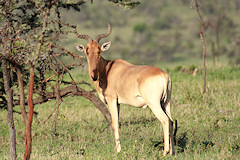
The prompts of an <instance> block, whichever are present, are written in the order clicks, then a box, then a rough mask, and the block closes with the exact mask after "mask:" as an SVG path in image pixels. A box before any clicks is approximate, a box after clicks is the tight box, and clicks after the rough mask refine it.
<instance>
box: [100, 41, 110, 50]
mask: <svg viewBox="0 0 240 160" xmlns="http://www.w3.org/2000/svg"><path fill="white" fill-rule="evenodd" d="M110 46H111V41H109V42H106V43H103V45H102V47H101V50H102V51H106V50H108V49H109V48H110Z"/></svg>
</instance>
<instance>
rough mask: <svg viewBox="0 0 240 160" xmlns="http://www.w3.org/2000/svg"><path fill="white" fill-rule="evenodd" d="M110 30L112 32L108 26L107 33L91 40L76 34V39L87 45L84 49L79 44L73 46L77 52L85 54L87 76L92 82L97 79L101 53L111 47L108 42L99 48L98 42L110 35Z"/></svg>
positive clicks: (88, 37)
mask: <svg viewBox="0 0 240 160" xmlns="http://www.w3.org/2000/svg"><path fill="white" fill-rule="evenodd" d="M111 30H112V29H111V26H110V25H108V32H107V33H104V34H99V35H97V36H96V37H95V39H92V38H91V37H90V36H88V35H85V34H82V35H79V34H76V35H77V37H78V38H81V39H85V40H86V41H87V43H88V44H87V46H86V47H84V46H83V45H81V44H80V45H78V44H76V43H75V46H76V48H77V50H78V51H80V52H84V53H85V54H86V57H87V61H88V72H89V76H90V78H91V79H92V80H93V81H96V80H97V79H98V78H99V77H98V73H99V64H100V60H101V53H102V52H103V51H106V50H108V49H109V48H110V45H111V42H110V41H109V42H106V43H103V45H102V46H100V45H99V41H100V40H101V39H102V38H105V37H107V36H108V35H110V33H111Z"/></svg>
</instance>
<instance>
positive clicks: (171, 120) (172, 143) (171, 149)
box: [165, 102, 175, 155]
mask: <svg viewBox="0 0 240 160" xmlns="http://www.w3.org/2000/svg"><path fill="white" fill-rule="evenodd" d="M170 108H171V105H170V102H167V103H166V104H165V109H166V114H167V115H168V117H169V132H170V154H171V155H174V154H175V149H174V142H173V141H174V140H173V119H172V116H171V112H170Z"/></svg>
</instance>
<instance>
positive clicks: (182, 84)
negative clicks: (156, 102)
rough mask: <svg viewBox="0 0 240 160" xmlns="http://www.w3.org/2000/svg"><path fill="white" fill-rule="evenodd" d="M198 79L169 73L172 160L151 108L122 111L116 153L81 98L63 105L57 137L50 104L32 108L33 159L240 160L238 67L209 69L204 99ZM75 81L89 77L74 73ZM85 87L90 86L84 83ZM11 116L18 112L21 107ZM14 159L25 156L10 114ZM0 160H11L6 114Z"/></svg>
mask: <svg viewBox="0 0 240 160" xmlns="http://www.w3.org/2000/svg"><path fill="white" fill-rule="evenodd" d="M199 70H200V71H199V73H198V74H197V76H192V75H191V74H186V73H182V72H178V71H176V70H175V69H169V74H170V75H171V77H172V80H173V90H172V116H173V118H174V120H177V121H178V127H179V128H178V132H177V144H176V146H175V148H176V152H177V153H176V155H175V156H169V155H168V156H166V157H163V156H162V154H163V129H162V125H161V124H160V122H159V121H158V120H157V119H156V118H155V117H154V115H153V114H152V112H151V110H150V109H149V108H146V109H138V108H133V107H129V106H125V105H122V107H121V111H120V126H121V127H120V139H121V144H122V152H121V153H119V154H117V153H115V150H114V147H115V144H114V135H113V132H112V131H110V130H109V129H108V125H107V123H106V121H105V119H104V117H103V116H102V114H101V112H100V111H99V110H97V109H96V108H95V107H94V106H93V105H92V104H91V103H90V102H89V101H88V100H86V99H84V98H82V97H69V98H65V99H64V103H63V104H62V105H61V106H60V111H59V115H60V116H59V119H58V123H57V132H56V135H52V131H53V122H54V120H53V118H51V119H49V120H48V121H47V122H46V123H45V124H43V122H44V121H45V120H46V119H47V117H48V116H49V114H50V113H51V112H52V111H53V110H54V106H55V102H54V101H51V102H48V103H45V104H42V105H37V106H35V108H34V110H35V111H36V112H38V113H39V114H38V115H37V116H34V118H33V124H32V132H33V133H32V135H33V145H32V154H31V158H32V159H41V160H42V159H178V160H179V159H183V160H185V159H189V160H191V159H240V129H239V126H240V108H239V106H240V90H239V89H240V83H239V82H240V67H239V66H221V67H216V68H213V67H209V68H208V70H207V92H206V94H205V95H204V98H203V97H202V93H201V92H202V85H203V81H202V75H201V73H202V71H201V67H199ZM73 76H74V78H75V79H85V80H88V76H87V74H86V73H85V72H84V73H81V72H80V71H77V70H75V71H73ZM88 81H89V80H88ZM14 110H16V111H19V110H20V109H19V106H17V107H15V108H14ZM14 120H15V127H16V134H17V155H18V159H22V158H23V154H24V135H23V134H24V125H23V120H22V116H21V115H20V114H17V113H14ZM0 159H10V154H9V132H8V124H7V111H5V110H1V111H0Z"/></svg>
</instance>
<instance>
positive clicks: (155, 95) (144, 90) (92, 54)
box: [76, 40, 174, 155]
mask: <svg viewBox="0 0 240 160" xmlns="http://www.w3.org/2000/svg"><path fill="white" fill-rule="evenodd" d="M109 46H110V43H104V44H103V46H102V47H100V46H99V44H98V43H97V42H96V41H93V40H92V41H90V42H89V43H88V45H87V46H86V49H85V48H84V47H83V46H82V45H80V46H78V45H77V46H76V47H77V49H78V50H80V51H84V52H85V53H86V55H87V60H88V71H89V77H90V79H91V81H92V83H93V84H94V86H95V88H96V90H97V92H98V94H99V97H100V99H101V100H102V101H103V102H104V103H106V104H107V105H108V107H109V110H110V113H111V116H112V127H113V130H114V135H115V143H116V149H117V152H120V151H121V145H120V139H119V131H118V128H119V126H118V119H119V107H120V105H119V104H128V105H131V106H134V107H146V106H149V108H150V109H151V110H152V111H153V113H154V115H155V116H156V117H157V118H158V119H159V120H160V122H161V123H162V125H163V130H164V153H163V154H164V155H166V154H167V153H168V152H170V154H174V145H173V120H172V117H171V113H170V100H171V79H170V76H169V75H168V74H167V73H165V72H164V71H162V70H161V69H159V68H156V67H152V66H139V65H133V64H130V63H128V62H126V61H124V60H121V59H116V60H111V61H108V60H105V59H104V58H103V57H102V56H101V52H102V51H104V50H107V49H108V48H109ZM169 135H170V137H169Z"/></svg>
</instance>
